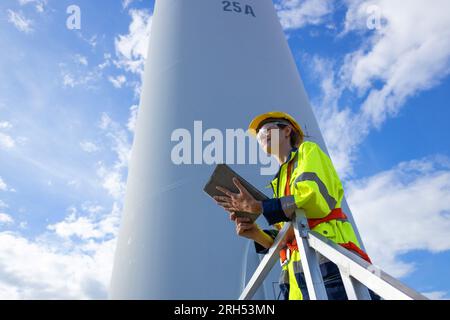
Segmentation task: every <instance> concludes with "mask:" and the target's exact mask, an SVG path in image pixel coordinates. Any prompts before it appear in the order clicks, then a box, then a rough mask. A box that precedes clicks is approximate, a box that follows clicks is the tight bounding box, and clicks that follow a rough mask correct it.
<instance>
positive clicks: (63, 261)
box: [0, 203, 120, 299]
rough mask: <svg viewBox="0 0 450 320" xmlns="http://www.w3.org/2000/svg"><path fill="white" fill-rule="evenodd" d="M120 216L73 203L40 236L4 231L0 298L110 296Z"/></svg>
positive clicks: (0, 250) (0, 237) (0, 236)
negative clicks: (88, 211) (96, 212)
mask: <svg viewBox="0 0 450 320" xmlns="http://www.w3.org/2000/svg"><path fill="white" fill-rule="evenodd" d="M119 217H120V207H119V205H118V204H117V203H114V205H113V209H112V211H111V212H108V213H107V214H104V215H101V216H98V215H90V214H89V215H88V216H84V215H82V213H81V214H79V212H78V211H77V210H76V209H75V208H70V209H69V215H68V217H67V218H66V219H64V221H62V222H59V223H56V224H53V225H49V226H48V231H47V232H46V233H44V234H42V235H41V236H39V237H37V238H36V239H27V238H25V237H23V236H22V235H20V234H18V233H12V232H0V299H106V298H107V289H108V287H109V281H110V276H111V272H112V264H113V263H112V262H113V255H114V250H115V243H116V236H117V231H118V226H119ZM30 261H33V263H32V264H30V263H29V262H30Z"/></svg>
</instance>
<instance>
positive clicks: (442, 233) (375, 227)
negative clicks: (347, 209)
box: [347, 157, 450, 277]
mask: <svg viewBox="0 0 450 320" xmlns="http://www.w3.org/2000/svg"><path fill="white" fill-rule="evenodd" d="M347 194H348V201H349V204H350V206H351V209H352V212H353V214H354V217H355V220H356V223H357V225H358V227H359V230H360V232H361V235H362V237H363V241H364V244H365V246H366V249H367V251H368V253H369V255H370V256H371V257H372V260H373V262H374V263H375V264H376V265H379V266H381V267H382V268H383V269H385V270H386V271H387V272H388V273H390V274H392V275H393V276H396V277H401V276H405V275H408V274H410V273H411V272H413V271H414V270H415V267H416V266H415V264H413V263H409V262H406V261H403V260H402V259H401V255H402V254H404V253H407V252H411V251H414V250H427V251H430V252H433V253H438V252H443V251H447V250H450V237H449V236H448V230H449V229H450V161H449V159H447V158H442V157H441V158H440V157H436V158H433V159H422V160H414V161H409V162H404V163H401V164H399V165H398V166H397V167H395V168H393V169H392V170H388V171H384V172H381V173H379V174H377V175H375V176H373V177H370V178H366V179H362V180H358V181H350V182H349V183H348V186H347Z"/></svg>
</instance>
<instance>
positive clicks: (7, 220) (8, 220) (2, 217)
mask: <svg viewBox="0 0 450 320" xmlns="http://www.w3.org/2000/svg"><path fill="white" fill-rule="evenodd" d="M12 223H14V219H13V218H12V217H11V216H10V215H9V214H6V213H0V226H1V225H8V224H12Z"/></svg>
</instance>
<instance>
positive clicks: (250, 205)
mask: <svg viewBox="0 0 450 320" xmlns="http://www.w3.org/2000/svg"><path fill="white" fill-rule="evenodd" d="M233 182H234V184H235V186H236V187H237V188H238V189H239V193H233V192H231V191H230V190H227V189H225V188H222V187H219V186H217V187H216V188H217V190H219V191H222V192H223V193H224V194H225V196H215V197H214V199H215V200H216V202H217V204H218V205H220V206H222V207H223V208H224V209H225V210H226V211H228V212H236V211H241V212H248V213H255V214H258V213H261V212H262V203H261V201H258V200H256V199H255V198H253V196H252V195H251V194H250V192H248V191H247V189H245V188H244V186H243V185H242V184H241V183H240V182H239V180H238V179H236V178H233Z"/></svg>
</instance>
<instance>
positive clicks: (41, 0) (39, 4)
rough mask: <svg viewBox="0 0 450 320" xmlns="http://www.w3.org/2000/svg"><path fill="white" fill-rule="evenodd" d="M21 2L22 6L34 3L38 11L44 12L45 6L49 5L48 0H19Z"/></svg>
mask: <svg viewBox="0 0 450 320" xmlns="http://www.w3.org/2000/svg"><path fill="white" fill-rule="evenodd" d="M19 4H20V5H21V6H24V5H27V4H34V7H35V9H36V11H37V12H39V13H42V12H44V9H45V6H46V5H47V0H19Z"/></svg>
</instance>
